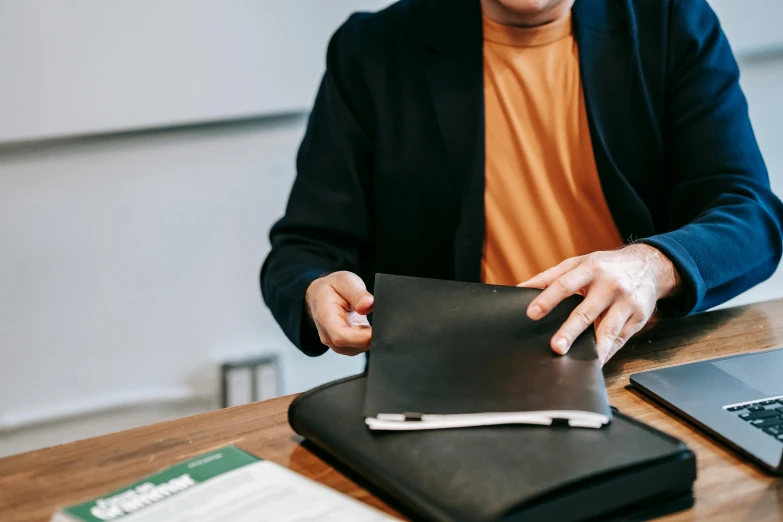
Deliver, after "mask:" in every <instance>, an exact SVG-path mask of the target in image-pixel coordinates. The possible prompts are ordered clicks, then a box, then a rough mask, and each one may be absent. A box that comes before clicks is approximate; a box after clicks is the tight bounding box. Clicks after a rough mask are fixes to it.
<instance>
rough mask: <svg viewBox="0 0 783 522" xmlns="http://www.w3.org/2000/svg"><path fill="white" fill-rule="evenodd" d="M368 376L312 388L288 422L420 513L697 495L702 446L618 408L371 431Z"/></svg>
mask: <svg viewBox="0 0 783 522" xmlns="http://www.w3.org/2000/svg"><path fill="white" fill-rule="evenodd" d="M366 382H367V381H366V377H365V376H364V375H360V376H355V377H349V378H347V379H342V380H339V381H335V382H332V383H329V384H325V385H323V386H320V387H318V388H315V389H313V390H311V391H309V392H306V393H303V394H302V395H300V396H299V397H297V398H296V399H295V400H294V402H293V403H292V404H291V407H290V409H289V412H288V416H289V423H290V424H291V427H292V428H293V429H294V431H296V432H297V433H298V434H300V435H301V436H303V437H305V438H306V439H307V440H308V441H310V443H311V444H312V445H315V446H316V447H317V449H319V450H321V451H322V452H325V453H326V454H327V455H328V457H329V458H331V460H336V461H337V464H338V465H340V466H342V467H344V468H347V470H348V471H349V472H351V473H353V474H354V475H358V477H359V478H360V479H363V480H364V481H366V482H367V483H369V487H370V488H374V489H375V490H376V491H377V492H379V493H380V494H381V495H383V496H384V497H385V498H388V499H390V501H391V502H392V503H394V504H395V505H396V506H398V507H399V508H400V509H401V510H402V511H403V512H404V513H409V514H411V515H412V516H413V518H415V519H421V520H438V521H441V520H442V521H463V520H464V521H489V520H515V521H545V520H546V521H579V520H593V519H599V520H609V519H612V518H614V519H621V520H638V519H645V518H647V517H646V515H645V513H646V514H656V515H659V514H660V513H658V512H656V511H655V509H656V508H663V509H667V510H670V508H666V507H665V506H673V508H671V509H680V508H681V502H685V503H686V505H687V503H688V499H690V502H692V497H691V496H690V494H689V492H690V490H691V487H692V484H693V481H694V480H695V478H696V460H695V457H694V455H693V453H692V452H691V451H689V450H688V448H687V447H686V446H685V445H684V444H683V443H682V442H680V441H678V440H677V439H674V438H672V437H669V436H668V435H665V434H664V433H661V432H659V431H657V430H655V429H653V428H651V427H649V426H646V425H644V424H642V423H640V422H638V421H635V420H633V419H631V418H628V417H626V416H624V415H622V414H620V413H615V415H614V420H613V422H612V423H611V424H609V425H608V426H605V427H604V428H602V429H600V430H591V429H579V430H575V429H569V428H567V427H561V426H526V425H508V426H492V427H474V428H461V429H450V430H425V431H409V432H373V431H370V430H368V429H367V427H366V426H365V423H364V415H363V406H364V397H365V392H366ZM674 506H676V507H674ZM651 507H652V509H653V511H649V510H650V509H651Z"/></svg>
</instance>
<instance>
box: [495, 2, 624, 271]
mask: <svg viewBox="0 0 783 522" xmlns="http://www.w3.org/2000/svg"><path fill="white" fill-rule="evenodd" d="M484 104H485V128H486V138H485V139H486V144H485V147H486V163H485V182H486V187H485V192H484V204H485V220H486V225H485V226H486V236H485V238H486V239H485V243H484V255H483V258H482V263H481V278H482V281H484V282H485V283H493V284H501V285H516V284H518V283H520V282H522V281H525V280H527V279H529V278H530V277H532V276H534V275H536V274H538V273H539V272H541V271H543V270H546V269H547V268H550V267H552V266H555V265H557V264H558V263H560V262H561V261H563V260H564V259H567V258H569V257H574V256H579V255H584V254H589V253H591V252H595V251H597V250H610V249H614V248H617V247H619V246H621V245H622V243H623V241H622V238H621V237H620V233H619V232H618V230H617V226H616V225H615V223H614V219H613V218H612V215H611V213H610V212H609V207H608V206H607V204H606V200H605V199H604V194H603V191H602V189H601V183H600V180H599V178H598V170H597V168H596V165H595V158H594V157H593V148H592V143H591V141H590V130H589V128H588V123H587V114H586V110H585V101H584V96H583V92H582V82H581V79H580V75H579V55H578V53H577V46H576V40H575V39H574V37H573V34H572V31H571V18H570V16H569V17H568V18H565V19H562V20H559V21H556V22H552V23H550V24H547V25H544V26H539V27H510V26H504V25H501V24H497V23H495V22H492V21H490V20H487V19H486V18H485V19H484Z"/></svg>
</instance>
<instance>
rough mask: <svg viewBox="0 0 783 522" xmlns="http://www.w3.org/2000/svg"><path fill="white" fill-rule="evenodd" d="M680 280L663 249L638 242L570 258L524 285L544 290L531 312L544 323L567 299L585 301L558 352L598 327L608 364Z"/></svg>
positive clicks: (555, 341) (558, 338) (560, 338)
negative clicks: (575, 297) (593, 325)
mask: <svg viewBox="0 0 783 522" xmlns="http://www.w3.org/2000/svg"><path fill="white" fill-rule="evenodd" d="M679 285H680V276H679V274H678V273H677V269H676V268H675V267H674V265H673V264H672V262H671V261H670V260H669V259H668V258H667V257H666V256H665V255H663V253H661V251H659V250H658V249H656V248H654V247H651V246H649V245H644V244H637V245H631V246H627V247H625V248H623V249H621V250H614V251H610V252H595V253H593V254H589V255H586V256H581V257H573V258H571V259H566V260H565V261H563V262H562V263H560V264H559V265H557V266H556V267H554V268H550V269H549V270H546V271H544V272H541V273H540V274H538V275H537V276H535V277H533V278H532V279H530V280H528V281H525V282H524V283H522V284H520V285H519V286H524V287H527V288H540V289H544V291H543V292H541V295H539V296H538V297H536V298H535V299H534V300H533V302H531V303H530V306H529V307H528V309H527V315H528V317H530V318H531V319H533V320H538V319H541V318H542V317H544V316H546V315H547V314H548V313H549V312H550V311H552V309H553V308H555V306H557V305H558V304H559V303H560V302H561V301H562V300H563V299H565V298H566V297H568V296H571V295H574V294H582V295H583V296H584V297H585V299H584V301H582V303H580V304H579V306H577V307H576V309H575V310H574V311H573V313H572V314H571V316H570V317H569V318H568V319H567V320H566V322H565V324H563V326H562V327H561V328H560V330H558V332H557V333H556V334H555V336H554V337H553V338H552V343H551V344H552V349H553V350H554V351H555V352H556V353H559V354H561V355H562V354H565V353H566V352H568V350H569V349H570V348H571V345H572V344H573V342H574V340H575V339H576V338H577V337H578V336H579V334H581V333H582V332H584V331H585V330H586V329H587V328H588V327H589V326H590V325H591V324H593V323H596V338H597V341H598V355H599V357H600V358H601V364H605V363H606V361H608V360H609V359H610V358H611V357H612V356H613V355H614V354H615V353H616V352H617V350H619V349H620V348H622V347H623V345H624V344H625V343H626V341H628V339H630V338H631V336H633V335H634V334H635V333H637V332H638V331H639V330H641V329H642V327H644V325H645V324H646V323H647V321H649V319H650V316H651V315H652V313H653V311H655V306H656V303H657V302H658V300H659V299H663V298H665V297H669V296H671V295H673V294H674V293H675V292H676V291H677V290H678V287H679Z"/></svg>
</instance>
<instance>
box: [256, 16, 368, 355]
mask: <svg viewBox="0 0 783 522" xmlns="http://www.w3.org/2000/svg"><path fill="white" fill-rule="evenodd" d="M361 16H362V15H353V16H352V17H351V18H349V19H348V21H347V22H346V23H345V24H343V26H342V27H341V28H340V29H338V30H337V32H336V33H335V34H334V36H333V37H332V39H331V41H330V43H329V47H328V50H327V58H326V72H325V74H324V77H323V80H322V82H321V86H320V88H319V90H318V94H317V97H316V100H315V104H314V107H313V110H312V112H311V114H310V118H309V121H308V123H307V129H306V132H305V136H304V139H303V141H302V144H301V146H300V148H299V153H298V155H297V160H296V169H297V175H296V179H295V180H294V184H293V187H292V189H291V194H290V197H289V200H288V204H287V207H286V210H285V214H284V216H283V217H282V218H281V219H280V220H279V221H278V222H277V223H276V224H275V225H274V226H273V227H272V229H271V232H270V234H269V239H270V242H271V247H272V248H271V251H270V253H269V255H268V257H267V258H266V260H265V261H264V264H263V266H262V268H261V290H262V294H263V297H264V301H265V302H266V304H267V306H268V307H269V309H270V310H271V312H272V315H273V316H274V317H275V319H276V320H277V322H278V323H279V324H280V326H281V327H282V329H283V331H284V332H285V334H286V336H287V337H288V338H289V339H290V340H291V342H292V343H294V345H296V346H297V347H298V348H299V349H300V350H302V352H304V353H305V354H307V355H310V356H317V355H321V354H322V353H324V352H325V351H326V350H327V348H326V346H324V345H323V344H322V343H321V342H320V341H319V339H318V335H317V332H316V330H315V327H314V326H313V325H312V321H311V320H310V319H309V318H308V317H307V312H306V310H305V304H304V298H305V292H306V290H307V287H308V286H309V285H310V283H311V282H312V281H313V280H315V279H316V278H318V277H320V276H322V275H325V274H328V273H331V272H335V271H339V270H349V271H353V272H356V271H357V266H358V256H359V251H360V250H361V249H363V248H370V247H371V243H372V233H371V224H370V217H369V214H368V204H367V195H368V189H367V187H368V183H367V177H368V175H369V173H370V169H371V165H372V150H373V137H372V127H373V124H372V121H371V119H372V117H371V114H372V112H371V105H370V97H369V95H368V92H367V90H366V89H367V88H366V84H365V83H364V82H363V81H362V78H361V69H360V67H359V65H360V62H359V58H358V56H357V49H359V47H360V45H361V41H360V35H359V34H358V28H359V22H360V19H361Z"/></svg>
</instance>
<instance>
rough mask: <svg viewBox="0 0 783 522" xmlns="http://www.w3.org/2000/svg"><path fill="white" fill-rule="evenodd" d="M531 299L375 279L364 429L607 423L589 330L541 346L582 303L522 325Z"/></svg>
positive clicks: (522, 292)
mask: <svg viewBox="0 0 783 522" xmlns="http://www.w3.org/2000/svg"><path fill="white" fill-rule="evenodd" d="M539 293H540V291H539V290H532V289H528V288H516V287H508V286H496V285H484V284H478V283H465V282H459V281H441V280H436V279H422V278H415V277H405V276H393V275H386V274H378V275H377V276H376V278H375V306H374V312H373V335H372V345H371V348H370V363H369V373H368V384H367V399H366V403H365V410H364V412H365V417H366V418H367V425H368V426H369V427H370V428H371V429H379V430H418V429H433V428H454V427H466V426H482V425H496V424H542V425H549V424H551V423H552V421H553V420H555V419H564V420H567V421H568V424H569V425H570V426H574V427H590V428H600V427H601V426H603V425H604V424H606V423H608V422H609V421H610V420H611V409H610V408H609V403H608V399H607V396H606V386H605V383H604V378H603V373H602V371H601V364H600V361H599V359H598V351H597V347H596V342H595V333H594V331H593V328H590V329H588V330H587V331H586V332H585V333H584V334H582V335H581V336H580V337H579V338H578V339H577V340H576V341H575V342H574V344H573V346H572V348H571V350H570V351H569V352H568V353H567V354H566V355H563V356H561V355H557V354H556V353H554V352H553V351H552V349H551V348H550V340H551V338H552V336H553V335H554V334H555V332H557V330H558V329H559V328H560V326H562V324H563V323H564V322H565V320H566V318H567V317H568V316H569V315H570V313H571V312H572V311H573V310H574V308H576V306H577V305H578V304H579V303H580V302H581V299H582V298H581V297H580V296H574V297H571V298H568V299H566V300H565V301H564V302H563V303H561V304H560V305H559V306H558V307H557V308H555V310H553V311H552V312H551V313H550V314H549V315H548V316H547V317H546V318H544V319H542V320H540V321H532V320H530V319H528V317H527V315H526V310H527V307H528V305H529V304H530V302H531V301H532V300H533V299H534V298H535V296H537V295H538V294H539Z"/></svg>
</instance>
